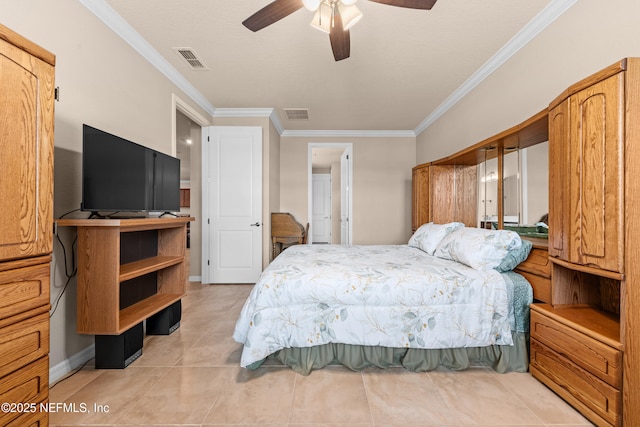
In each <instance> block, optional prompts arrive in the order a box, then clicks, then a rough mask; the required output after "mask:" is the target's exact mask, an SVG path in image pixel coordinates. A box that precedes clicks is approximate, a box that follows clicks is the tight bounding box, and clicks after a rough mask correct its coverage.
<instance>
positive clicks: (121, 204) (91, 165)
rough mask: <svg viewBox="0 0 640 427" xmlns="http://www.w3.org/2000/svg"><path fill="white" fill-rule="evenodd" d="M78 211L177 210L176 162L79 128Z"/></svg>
mask: <svg viewBox="0 0 640 427" xmlns="http://www.w3.org/2000/svg"><path fill="white" fill-rule="evenodd" d="M81 208H82V210H84V211H92V212H101V211H102V212H107V211H108V212H115V211H125V212H140V211H146V212H173V211H179V210H180V160H179V159H176V158H175V157H171V156H168V155H166V154H163V153H160V152H158V151H155V150H152V149H150V148H147V147H144V146H142V145H139V144H136V143H134V142H131V141H128V140H126V139H123V138H120V137H118V136H115V135H111V134H110V133H107V132H104V131H101V130H99V129H96V128H93V127H91V126H88V125H84V126H83V144H82V205H81Z"/></svg>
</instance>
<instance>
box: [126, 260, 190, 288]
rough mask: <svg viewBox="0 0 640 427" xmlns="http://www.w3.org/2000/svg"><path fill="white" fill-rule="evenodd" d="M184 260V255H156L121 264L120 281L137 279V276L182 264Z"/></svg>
mask: <svg viewBox="0 0 640 427" xmlns="http://www.w3.org/2000/svg"><path fill="white" fill-rule="evenodd" d="M183 261H184V256H181V257H180V256H154V257H152V258H145V259H143V260H140V261H134V262H130V263H128V264H122V265H121V266H120V282H124V281H126V280H130V279H135V278H136V277H139V276H144V275H145V274H148V273H153V272H154V271H158V270H162V269H163V268H167V267H171V266H172V265H176V264H180V263H182V262H183Z"/></svg>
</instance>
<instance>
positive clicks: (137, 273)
mask: <svg viewBox="0 0 640 427" xmlns="http://www.w3.org/2000/svg"><path fill="white" fill-rule="evenodd" d="M190 221H193V218H191V217H177V218H130V219H98V218H96V219H60V220H57V221H56V223H57V225H59V226H65V227H76V228H77V230H78V295H77V316H78V319H77V332H78V333H80V334H89V335H120V334H122V333H124V332H126V331H127V330H129V329H130V328H132V327H134V326H136V325H137V324H139V323H140V322H142V321H144V320H146V319H147V318H149V317H150V316H152V315H154V314H156V313H158V312H160V311H161V310H163V309H165V308H167V307H169V306H170V305H172V304H173V303H175V302H177V301H179V300H180V299H181V298H182V297H183V296H184V295H185V292H186V283H187V271H186V267H185V253H186V242H187V223H189V222H190Z"/></svg>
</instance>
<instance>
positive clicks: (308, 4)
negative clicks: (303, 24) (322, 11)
mask: <svg viewBox="0 0 640 427" xmlns="http://www.w3.org/2000/svg"><path fill="white" fill-rule="evenodd" d="M321 2H322V0H302V4H303V5H304V7H305V8H306V9H307V10H310V11H311V12H314V11H316V10H318V8H319V7H320V3H321Z"/></svg>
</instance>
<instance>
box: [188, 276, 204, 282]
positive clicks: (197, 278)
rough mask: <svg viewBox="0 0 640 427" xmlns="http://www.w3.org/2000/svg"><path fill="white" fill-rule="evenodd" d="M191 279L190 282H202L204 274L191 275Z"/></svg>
mask: <svg viewBox="0 0 640 427" xmlns="http://www.w3.org/2000/svg"><path fill="white" fill-rule="evenodd" d="M189 281H190V282H198V283H201V282H202V276H189Z"/></svg>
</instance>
